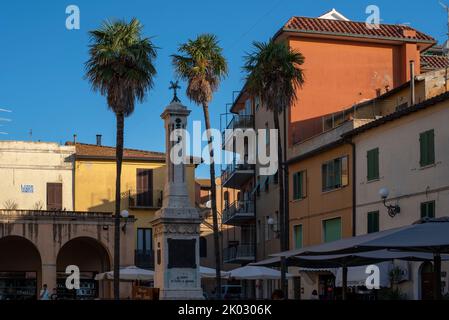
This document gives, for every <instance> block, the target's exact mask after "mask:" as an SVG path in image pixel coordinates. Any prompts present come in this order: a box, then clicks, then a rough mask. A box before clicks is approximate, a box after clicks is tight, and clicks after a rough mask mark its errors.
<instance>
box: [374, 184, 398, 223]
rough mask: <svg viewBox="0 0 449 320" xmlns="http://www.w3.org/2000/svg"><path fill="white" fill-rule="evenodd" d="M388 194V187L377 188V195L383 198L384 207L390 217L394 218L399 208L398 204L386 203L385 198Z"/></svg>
mask: <svg viewBox="0 0 449 320" xmlns="http://www.w3.org/2000/svg"><path fill="white" fill-rule="evenodd" d="M389 194H390V190H388V188H381V189H380V190H379V195H380V197H381V199H382V200H383V204H384V206H385V208H387V210H388V215H389V216H390V217H392V218H394V217H395V216H396V215H397V214H398V213H400V212H401V208H400V207H399V206H398V205H391V204H389V205H388V204H387V203H386V202H387V198H388V195H389Z"/></svg>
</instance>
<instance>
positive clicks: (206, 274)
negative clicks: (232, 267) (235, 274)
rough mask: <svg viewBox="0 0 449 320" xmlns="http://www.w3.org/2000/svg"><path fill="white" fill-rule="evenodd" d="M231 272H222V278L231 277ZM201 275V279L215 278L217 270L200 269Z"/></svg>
mask: <svg viewBox="0 0 449 320" xmlns="http://www.w3.org/2000/svg"><path fill="white" fill-rule="evenodd" d="M229 274H230V273H229V272H227V271H221V277H222V278H228V277H229ZM200 275H201V278H205V279H208V278H215V269H212V268H208V267H202V266H201V267H200Z"/></svg>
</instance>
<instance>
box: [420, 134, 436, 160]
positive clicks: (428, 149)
mask: <svg viewBox="0 0 449 320" xmlns="http://www.w3.org/2000/svg"><path fill="white" fill-rule="evenodd" d="M419 150H420V156H419V163H420V165H421V167H424V166H428V165H431V164H434V163H435V132H434V130H433V129H432V130H428V131H426V132H422V133H421V134H420V135H419Z"/></svg>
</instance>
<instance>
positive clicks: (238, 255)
mask: <svg viewBox="0 0 449 320" xmlns="http://www.w3.org/2000/svg"><path fill="white" fill-rule="evenodd" d="M254 249H255V247H254V244H252V243H248V244H240V245H238V246H233V247H229V248H224V250H223V260H224V262H225V263H241V262H243V263H244V262H250V261H254V259H255V254H254V252H255V250H254Z"/></svg>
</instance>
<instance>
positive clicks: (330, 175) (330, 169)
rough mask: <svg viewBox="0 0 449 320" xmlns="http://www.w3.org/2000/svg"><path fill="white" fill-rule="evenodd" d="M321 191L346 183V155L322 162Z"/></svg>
mask: <svg viewBox="0 0 449 320" xmlns="http://www.w3.org/2000/svg"><path fill="white" fill-rule="evenodd" d="M321 171H322V184H323V191H329V190H333V189H337V188H340V187H343V186H347V185H348V180H349V176H348V157H347V156H344V157H341V158H337V159H334V160H331V161H328V162H326V163H324V164H323V165H322V167H321Z"/></svg>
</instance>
